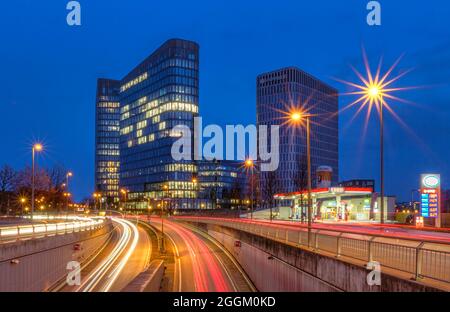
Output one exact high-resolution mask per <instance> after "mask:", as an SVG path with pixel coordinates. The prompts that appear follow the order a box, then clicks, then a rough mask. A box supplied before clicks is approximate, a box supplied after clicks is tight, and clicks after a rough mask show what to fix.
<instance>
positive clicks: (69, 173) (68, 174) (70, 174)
mask: <svg viewBox="0 0 450 312" xmlns="http://www.w3.org/2000/svg"><path fill="white" fill-rule="evenodd" d="M72 176H73V173H72V172H71V171H69V172H67V173H66V185H65V186H66V191H67V194H70V193H69V178H70V177H72ZM68 211H69V195H68V196H66V214H67V212H68Z"/></svg>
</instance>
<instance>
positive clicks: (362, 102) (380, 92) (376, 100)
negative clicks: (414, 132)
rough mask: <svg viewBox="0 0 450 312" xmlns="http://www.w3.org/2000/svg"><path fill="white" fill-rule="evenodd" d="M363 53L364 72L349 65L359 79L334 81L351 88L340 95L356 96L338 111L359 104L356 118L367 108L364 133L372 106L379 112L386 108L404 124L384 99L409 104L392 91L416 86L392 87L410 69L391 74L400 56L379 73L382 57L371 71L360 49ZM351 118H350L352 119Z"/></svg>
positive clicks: (364, 54) (364, 53)
mask: <svg viewBox="0 0 450 312" xmlns="http://www.w3.org/2000/svg"><path fill="white" fill-rule="evenodd" d="M362 54H363V61H364V69H365V71H364V72H359V71H358V70H357V69H356V68H355V67H353V66H350V67H351V69H352V70H353V72H354V73H355V74H356V76H357V77H358V79H359V81H357V82H350V81H346V80H341V79H336V78H335V80H336V81H339V82H341V83H343V84H345V85H347V86H349V87H350V88H351V89H353V90H351V91H350V92H344V93H340V95H350V96H356V99H355V100H354V101H353V102H351V103H350V104H348V105H346V106H345V107H344V108H342V109H341V110H340V111H339V113H341V112H343V111H345V110H347V109H349V108H351V107H353V106H359V107H358V109H357V111H356V113H355V115H354V117H353V119H354V118H356V117H357V116H358V115H359V114H360V113H361V112H362V111H363V110H364V108H367V112H366V116H365V129H364V133H365V131H366V130H367V125H368V121H369V117H370V115H371V112H372V110H373V108H375V109H376V110H377V112H378V114H380V111H381V109H382V108H386V109H387V110H388V111H389V113H390V114H391V115H392V116H393V117H394V118H395V119H396V120H397V121H398V122H399V123H400V124H402V125H403V126H404V127H406V125H405V124H404V122H403V121H402V120H401V119H400V117H399V116H398V115H397V114H396V113H395V112H394V110H393V109H392V107H391V105H389V104H388V103H387V101H386V99H389V100H392V101H396V102H401V103H405V104H411V102H409V101H407V100H404V99H402V98H399V97H397V96H395V95H393V93H394V92H398V91H406V90H411V89H417V88H418V87H414V86H413V87H394V86H393V84H394V83H395V82H397V81H398V80H399V79H400V78H402V77H403V76H405V75H406V74H408V73H409V72H410V70H404V71H402V72H401V73H400V74H398V75H397V76H393V77H391V76H392V75H391V74H392V72H393V71H394V69H395V68H396V67H397V65H398V64H399V62H400V60H401V57H400V58H398V59H397V60H396V61H395V62H394V63H393V65H392V66H391V67H389V69H388V70H387V71H386V72H384V73H383V74H382V73H381V71H382V68H381V67H382V59H380V61H379V62H378V66H377V69H376V71H375V72H373V71H372V70H371V68H370V64H369V61H368V58H367V54H366V52H365V51H364V49H363V51H362ZM353 119H352V120H353Z"/></svg>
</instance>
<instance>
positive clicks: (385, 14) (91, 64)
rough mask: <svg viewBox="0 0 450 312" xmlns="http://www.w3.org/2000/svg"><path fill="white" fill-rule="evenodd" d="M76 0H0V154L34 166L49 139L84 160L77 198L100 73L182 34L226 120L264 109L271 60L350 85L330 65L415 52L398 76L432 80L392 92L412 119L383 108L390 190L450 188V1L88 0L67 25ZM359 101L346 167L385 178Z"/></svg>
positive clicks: (346, 75) (206, 105) (79, 182)
mask: <svg viewBox="0 0 450 312" xmlns="http://www.w3.org/2000/svg"><path fill="white" fill-rule="evenodd" d="M67 2H68V1H66V0H58V1H36V0H33V1H32V0H23V1H7V2H5V3H2V8H1V10H0V38H1V39H0V40H1V46H0V70H1V75H0V86H1V92H0V131H1V133H2V144H1V145H2V149H1V154H0V165H2V164H4V163H8V164H11V165H12V166H14V167H15V168H21V167H23V166H25V165H26V164H27V163H29V162H30V158H31V157H30V146H31V142H32V141H33V140H34V139H40V140H42V141H43V142H44V144H45V147H46V152H45V153H44V154H43V155H42V157H40V159H39V161H40V163H41V164H42V163H43V164H45V165H46V166H51V165H53V164H61V165H63V166H66V167H67V168H70V169H71V170H73V172H74V177H73V180H72V181H73V182H72V185H73V187H74V192H75V195H76V198H77V199H81V198H82V197H84V196H87V195H89V194H91V192H92V190H93V185H94V183H93V172H94V103H95V102H94V101H95V84H96V78H97V77H111V78H121V77H123V76H124V75H125V74H126V73H127V72H128V71H129V70H130V69H131V68H132V67H133V66H135V65H136V64H137V63H138V62H140V61H141V60H142V59H143V58H145V57H146V56H147V55H148V54H149V53H151V52H152V51H153V50H154V49H155V48H157V47H158V46H159V45H160V44H161V43H163V42H164V41H165V40H166V39H169V38H172V37H179V38H185V39H190V40H194V41H196V42H198V43H199V44H200V55H201V59H200V93H201V96H200V112H201V115H202V116H203V117H204V123H218V124H221V125H224V124H227V123H229V124H235V123H242V124H249V123H254V122H255V111H256V108H255V84H256V83H255V77H256V76H257V75H258V74H259V73H262V72H264V71H270V70H273V69H277V68H279V67H284V66H291V65H293V66H298V67H299V68H301V69H303V70H305V71H307V72H309V73H311V74H313V75H315V76H317V77H318V78H320V79H322V80H324V81H325V82H327V83H330V84H331V85H333V86H334V87H336V88H338V89H339V90H340V91H346V89H347V88H346V87H345V86H344V85H342V84H340V83H338V82H336V81H335V80H333V79H332V77H339V78H342V79H346V80H354V81H356V77H355V75H354V74H353V73H352V71H351V70H350V68H349V64H353V65H354V66H355V67H357V68H358V69H360V70H362V69H363V66H362V58H361V46H362V45H364V46H365V48H366V50H367V53H368V55H369V59H370V61H371V62H372V63H373V65H374V66H375V65H376V63H377V60H378V58H379V57H380V56H381V55H383V56H384V59H385V64H386V65H387V66H388V65H390V64H392V63H393V62H394V61H395V60H396V59H397V57H399V56H400V55H401V54H402V53H405V56H404V58H403V60H402V62H401V63H400V65H399V67H398V70H405V69H409V68H413V69H414V71H413V72H412V73H410V74H409V75H407V76H406V77H405V78H403V79H401V80H400V81H399V83H398V84H397V85H398V86H411V85H421V86H426V88H422V89H418V90H411V91H407V92H402V93H401V96H402V97H403V98H405V99H407V100H409V101H412V102H414V103H415V105H409V104H403V103H396V102H392V103H390V104H391V106H392V107H393V108H394V109H395V111H396V112H397V114H398V115H399V116H400V118H401V119H402V120H403V121H404V122H405V123H406V125H407V127H408V129H404V128H403V127H402V126H400V125H399V123H398V122H396V121H395V120H394V119H393V118H391V117H390V116H388V117H386V171H387V177H386V178H387V182H386V188H387V193H389V194H395V195H397V196H398V197H399V199H400V200H408V199H409V198H410V196H411V195H410V194H411V189H412V188H416V187H418V183H419V181H418V180H419V174H420V173H423V172H431V171H433V172H438V173H441V174H442V175H443V183H444V187H447V188H450V165H449V159H450V140H449V135H450V105H449V104H450V19H449V18H448V16H449V14H450V3H449V2H448V0H433V1H430V2H424V1H411V0H395V1H392V0H389V1H387V0H381V1H380V3H381V5H382V26H380V27H369V26H368V25H367V24H366V15H367V11H366V9H365V6H366V4H367V2H368V1H366V0H346V1H331V0H329V1H325V0H318V1H303V0H293V1H286V0H279V1H273V0H272V1H264V0H258V1H243V0H240V1H237V0H226V1H225V0H224V1H222V0H217V1H178V0H175V1H154V0H134V1H124V0H122V1H117V0H116V1H112V0H109V1H106V0H95V1H88V0H80V1H79V2H80V3H81V7H82V25H81V26H79V27H69V26H68V25H67V24H66V14H67V11H66V9H65V6H66V4H67ZM384 69H386V67H384ZM398 70H397V71H395V72H394V73H398ZM399 95H400V93H399ZM351 100H352V98H351V97H342V98H341V99H340V105H341V107H343V106H345V105H346V103H349V102H350V101H351ZM354 113H355V110H349V111H347V112H345V113H343V114H342V115H341V118H340V175H341V179H350V178H372V177H373V178H375V179H377V180H378V176H379V175H378V171H379V166H378V164H379V160H378V133H379V132H378V131H379V128H378V123H377V118H376V115H373V116H372V118H371V121H370V123H369V126H368V132H367V134H366V135H365V136H363V134H362V133H363V128H364V127H363V124H364V118H363V116H361V117H359V118H357V119H355V120H354V121H352V122H350V120H351V119H352V116H353V115H354Z"/></svg>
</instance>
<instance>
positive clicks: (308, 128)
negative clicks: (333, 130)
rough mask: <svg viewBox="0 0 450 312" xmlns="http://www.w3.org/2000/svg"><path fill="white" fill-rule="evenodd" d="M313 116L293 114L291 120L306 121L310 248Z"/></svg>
mask: <svg viewBox="0 0 450 312" xmlns="http://www.w3.org/2000/svg"><path fill="white" fill-rule="evenodd" d="M311 116H312V115H311V114H305V113H301V112H293V113H292V114H291V116H290V119H291V121H292V122H293V123H296V124H298V123H301V122H302V120H305V121H306V161H307V176H308V177H307V179H308V246H309V247H310V246H311V236H312V235H311V228H312V198H311V188H312V182H311V125H310V124H311V123H310V119H311Z"/></svg>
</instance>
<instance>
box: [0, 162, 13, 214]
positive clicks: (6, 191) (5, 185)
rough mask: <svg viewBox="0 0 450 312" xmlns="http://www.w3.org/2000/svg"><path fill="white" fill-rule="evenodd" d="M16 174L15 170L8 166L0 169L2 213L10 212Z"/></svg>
mask: <svg viewBox="0 0 450 312" xmlns="http://www.w3.org/2000/svg"><path fill="white" fill-rule="evenodd" d="M15 174H16V172H15V171H14V169H13V168H11V167H10V166H8V165H4V166H3V167H2V168H1V169H0V213H2V212H3V211H5V212H6V214H8V212H9V206H10V202H11V196H12V195H13V194H12V190H13V181H14V176H15Z"/></svg>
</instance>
